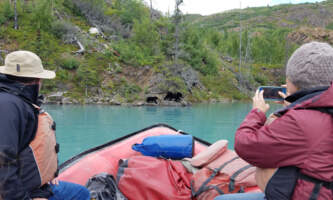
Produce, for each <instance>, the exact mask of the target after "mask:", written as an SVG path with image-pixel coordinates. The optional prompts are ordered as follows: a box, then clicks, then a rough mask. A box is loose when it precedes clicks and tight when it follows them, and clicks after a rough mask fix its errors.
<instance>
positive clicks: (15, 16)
mask: <svg viewBox="0 0 333 200" xmlns="http://www.w3.org/2000/svg"><path fill="white" fill-rule="evenodd" d="M16 3H17V2H16V0H14V20H15V25H14V29H15V30H17V29H18V23H17V7H16Z"/></svg>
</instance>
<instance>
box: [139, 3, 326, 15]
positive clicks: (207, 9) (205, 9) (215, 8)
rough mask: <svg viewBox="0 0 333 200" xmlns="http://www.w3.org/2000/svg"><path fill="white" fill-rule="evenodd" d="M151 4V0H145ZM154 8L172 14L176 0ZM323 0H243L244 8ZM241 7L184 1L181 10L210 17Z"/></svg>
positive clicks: (229, 4) (228, 4) (238, 4)
mask: <svg viewBox="0 0 333 200" xmlns="http://www.w3.org/2000/svg"><path fill="white" fill-rule="evenodd" d="M144 1H145V2H147V3H149V2H150V0H144ZM152 1H153V7H154V8H155V9H157V10H160V11H162V12H163V13H167V12H168V10H169V11H170V13H172V11H173V10H174V7H175V3H174V2H175V0H152ZM320 1H323V0H241V2H242V3H241V5H242V8H246V7H256V6H267V5H277V4H281V3H294V4H296V3H303V2H320ZM239 7H240V0H184V3H183V5H182V6H181V10H182V11H183V13H185V14H187V13H191V14H201V15H209V14H213V13H219V12H222V11H225V10H231V9H235V8H239Z"/></svg>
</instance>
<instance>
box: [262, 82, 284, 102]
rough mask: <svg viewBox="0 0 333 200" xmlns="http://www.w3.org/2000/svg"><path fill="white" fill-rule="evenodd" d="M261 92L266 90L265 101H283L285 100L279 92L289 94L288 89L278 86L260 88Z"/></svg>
mask: <svg viewBox="0 0 333 200" xmlns="http://www.w3.org/2000/svg"><path fill="white" fill-rule="evenodd" d="M258 89H259V92H260V91H262V90H264V99H265V100H272V101H283V98H282V97H281V96H280V95H279V92H282V93H285V94H286V93H287V88H285V87H278V86H260V87H259V88H258Z"/></svg>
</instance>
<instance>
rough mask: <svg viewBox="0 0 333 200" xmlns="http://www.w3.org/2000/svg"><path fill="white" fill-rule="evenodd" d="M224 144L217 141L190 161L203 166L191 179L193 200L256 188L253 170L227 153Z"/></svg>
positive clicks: (233, 155) (232, 152) (230, 153)
mask: <svg viewBox="0 0 333 200" xmlns="http://www.w3.org/2000/svg"><path fill="white" fill-rule="evenodd" d="M227 144H228V142H227V141H225V140H221V141H218V142H216V143H214V144H213V145H211V146H210V147H208V148H207V149H206V150H205V151H203V152H200V153H199V154H198V155H197V156H195V157H193V158H192V159H189V161H190V162H191V164H192V165H193V166H195V167H202V168H201V169H200V170H199V171H197V172H196V173H195V174H194V175H193V177H192V180H191V189H192V196H193V199H196V200H213V199H214V198H215V197H216V196H218V195H221V194H227V193H238V192H244V191H249V189H250V188H251V187H254V186H256V182H255V178H254V173H255V167H253V166H251V165H249V164H248V163H247V162H245V161H244V160H242V159H241V158H239V157H238V156H237V154H236V153H235V152H234V151H231V150H228V148H227ZM250 190H252V189H250Z"/></svg>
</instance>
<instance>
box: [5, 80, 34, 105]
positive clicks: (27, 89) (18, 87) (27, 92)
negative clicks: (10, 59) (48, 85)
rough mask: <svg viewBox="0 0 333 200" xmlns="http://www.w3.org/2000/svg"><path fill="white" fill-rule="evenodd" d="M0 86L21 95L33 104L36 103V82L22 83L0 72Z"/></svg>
mask: <svg viewBox="0 0 333 200" xmlns="http://www.w3.org/2000/svg"><path fill="white" fill-rule="evenodd" d="M0 87H2V88H5V89H7V90H10V91H12V92H14V93H16V94H18V95H20V96H23V97H24V98H26V99H27V100H29V101H30V102H32V103H34V104H37V103H38V93H39V85H38V84H34V85H24V84H22V83H19V82H17V81H13V80H10V79H8V78H7V77H6V76H5V75H3V74H0Z"/></svg>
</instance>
